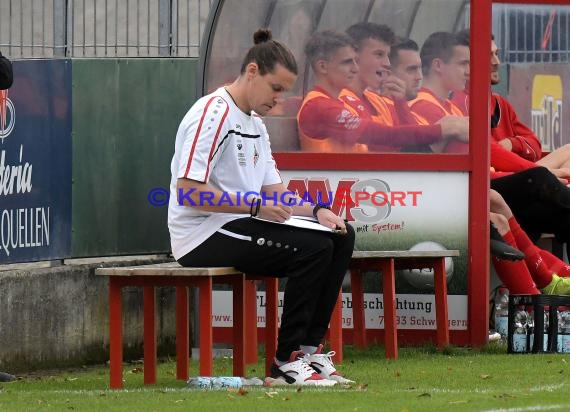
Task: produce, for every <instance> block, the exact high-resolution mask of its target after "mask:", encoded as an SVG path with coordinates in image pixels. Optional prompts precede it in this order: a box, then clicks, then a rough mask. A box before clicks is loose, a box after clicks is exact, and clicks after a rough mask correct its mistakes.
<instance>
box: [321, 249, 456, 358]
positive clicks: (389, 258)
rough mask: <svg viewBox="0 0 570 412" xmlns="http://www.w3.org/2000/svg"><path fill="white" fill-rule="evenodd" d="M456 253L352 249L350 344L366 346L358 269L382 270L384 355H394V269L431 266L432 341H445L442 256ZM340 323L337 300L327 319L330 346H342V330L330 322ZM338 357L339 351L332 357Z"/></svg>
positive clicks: (340, 309)
mask: <svg viewBox="0 0 570 412" xmlns="http://www.w3.org/2000/svg"><path fill="white" fill-rule="evenodd" d="M455 256H459V251H458V250H441V251H439V250H438V251H409V250H392V251H390V250H386V251H355V252H354V253H353V254H352V260H351V266H350V273H351V290H352V311H353V325H354V326H353V336H354V345H355V346H356V347H359V348H363V347H366V345H367V342H366V328H365V324H364V304H363V303H364V302H363V300H364V293H363V289H362V276H361V275H362V272H363V271H365V270H377V271H380V272H382V281H383V289H382V293H383V296H384V336H385V342H386V357H387V358H389V359H397V358H398V337H397V330H396V324H397V323H396V288H395V278H396V270H398V269H422V268H432V269H433V270H434V287H435V310H436V328H437V331H436V336H437V338H436V342H437V346H438V347H439V348H443V347H445V346H447V345H448V344H449V325H448V310H447V282H446V273H445V258H446V257H455ZM341 324H342V303H341V302H340V297H339V302H338V303H337V306H336V308H335V313H334V314H333V320H332V321H331V346H332V344H333V343H334V346H335V347H342V333H339V332H338V330H339V329H338V327H337V326H334V327H333V325H341ZM335 361H337V362H340V361H342V355H341V357H340V358H339V357H338V356H337V357H336V358H335Z"/></svg>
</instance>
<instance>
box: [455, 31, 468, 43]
mask: <svg viewBox="0 0 570 412" xmlns="http://www.w3.org/2000/svg"><path fill="white" fill-rule="evenodd" d="M455 37H456V38H457V44H459V45H460V46H467V47H469V42H470V40H471V39H470V38H469V29H463V30H461V31H459V32H457V33H455Z"/></svg>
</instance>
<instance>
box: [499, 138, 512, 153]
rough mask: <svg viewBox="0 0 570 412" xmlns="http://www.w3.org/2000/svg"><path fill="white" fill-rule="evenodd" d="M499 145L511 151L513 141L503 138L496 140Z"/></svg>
mask: <svg viewBox="0 0 570 412" xmlns="http://www.w3.org/2000/svg"><path fill="white" fill-rule="evenodd" d="M498 143H499V144H500V145H501V146H503V147H504V148H505V149H507V150H508V151H509V152H512V151H513V142H511V139H503V140H499V142H498Z"/></svg>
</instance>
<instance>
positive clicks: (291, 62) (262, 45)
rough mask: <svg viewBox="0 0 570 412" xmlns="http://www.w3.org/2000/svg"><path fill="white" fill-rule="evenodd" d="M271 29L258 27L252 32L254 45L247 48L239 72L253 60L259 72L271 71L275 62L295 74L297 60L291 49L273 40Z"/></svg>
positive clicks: (243, 71)
mask: <svg viewBox="0 0 570 412" xmlns="http://www.w3.org/2000/svg"><path fill="white" fill-rule="evenodd" d="M272 37H273V36H272V34H271V30H269V29H259V30H257V31H256V32H255V33H253V43H254V46H253V47H252V48H251V49H249V51H248V52H247V54H246V55H245V58H244V59H243V63H242V64H241V74H244V73H245V69H246V67H247V65H248V64H249V63H251V62H254V63H256V64H257V66H258V67H259V73H260V74H261V75H262V76H263V75H264V74H267V73H271V72H273V70H275V66H276V65H277V64H281V65H282V66H283V67H285V68H286V69H287V70H289V71H290V72H291V73H294V74H297V72H298V69H297V62H296V61H295V56H293V53H292V52H291V50H289V49H288V48H287V47H286V46H285V45H283V44H282V43H280V42H278V41H277V40H273V38H272Z"/></svg>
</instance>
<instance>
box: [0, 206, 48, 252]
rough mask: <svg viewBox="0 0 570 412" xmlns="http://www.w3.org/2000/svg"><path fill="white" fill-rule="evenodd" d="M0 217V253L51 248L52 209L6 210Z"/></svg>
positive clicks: (2, 211)
mask: <svg viewBox="0 0 570 412" xmlns="http://www.w3.org/2000/svg"><path fill="white" fill-rule="evenodd" d="M0 213H1V215H0V241H1V244H0V251H3V252H4V253H5V254H6V256H10V252H11V251H13V250H15V249H18V248H32V247H40V246H49V242H50V239H49V234H50V231H49V228H50V208H49V207H33V208H27V209H4V210H1V212H0Z"/></svg>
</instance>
